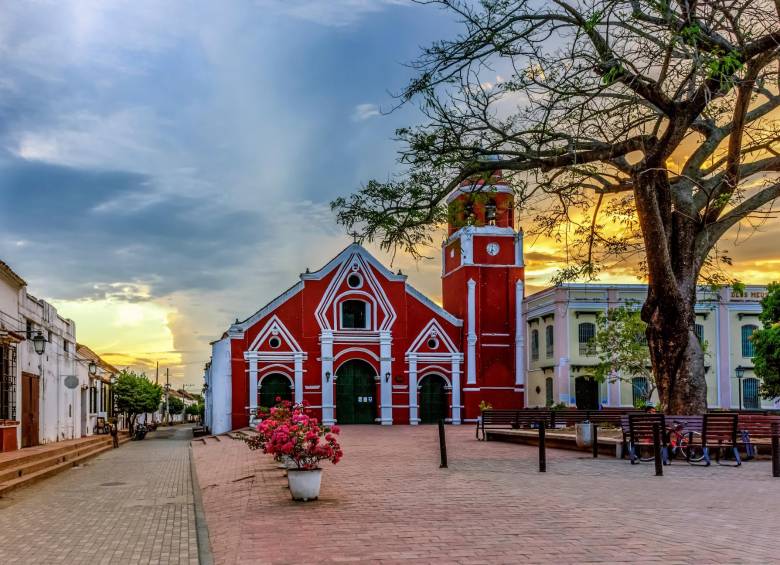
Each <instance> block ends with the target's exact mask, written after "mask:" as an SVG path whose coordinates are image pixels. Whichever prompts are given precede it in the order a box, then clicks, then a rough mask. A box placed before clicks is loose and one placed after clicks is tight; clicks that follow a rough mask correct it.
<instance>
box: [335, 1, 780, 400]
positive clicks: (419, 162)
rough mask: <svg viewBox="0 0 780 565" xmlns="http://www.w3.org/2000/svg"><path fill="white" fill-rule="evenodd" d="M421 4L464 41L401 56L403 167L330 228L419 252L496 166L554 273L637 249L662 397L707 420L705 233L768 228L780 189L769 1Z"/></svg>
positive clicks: (715, 253) (578, 274)
mask: <svg viewBox="0 0 780 565" xmlns="http://www.w3.org/2000/svg"><path fill="white" fill-rule="evenodd" d="M423 3H432V4H439V5H441V6H443V7H444V8H445V9H446V10H448V11H449V12H450V13H452V14H454V15H455V16H456V17H457V18H458V19H459V20H461V21H462V24H463V31H462V33H461V34H460V35H459V36H457V37H456V38H455V39H453V40H444V41H437V42H436V43H434V44H433V45H432V46H431V47H429V48H427V49H424V50H423V52H422V54H421V56H420V58H419V59H418V60H417V61H415V62H414V63H413V66H414V67H415V68H416V69H417V71H418V73H417V76H416V78H415V79H414V80H413V81H412V82H411V83H410V85H409V86H408V87H407V88H406V89H405V91H404V92H403V93H402V95H401V99H402V101H409V100H419V101H420V107H421V109H422V111H423V113H424V114H425V121H424V123H423V124H422V125H418V126H415V127H409V128H404V129H401V130H399V131H398V136H399V138H400V140H401V141H402V142H403V143H404V148H403V149H402V150H401V152H400V161H401V163H402V164H403V165H404V166H405V167H406V170H405V171H404V174H403V175H401V176H399V177H398V178H396V179H393V180H392V181H391V182H385V183H382V182H377V181H370V182H368V183H367V184H366V185H365V186H364V187H363V188H362V189H360V190H359V191H358V192H356V193H355V194H353V195H352V196H351V197H349V198H340V199H338V200H336V201H334V203H333V207H334V208H335V209H336V210H337V212H338V216H339V220H340V221H341V222H342V223H344V224H345V225H346V226H348V228H350V229H353V230H357V231H358V232H359V234H360V235H361V236H362V237H363V238H364V239H368V240H378V241H379V242H380V243H381V244H383V245H384V246H385V247H390V248H395V247H402V248H404V249H406V250H408V251H411V252H413V253H419V248H420V246H421V245H425V244H428V243H430V242H431V238H432V234H433V233H435V230H432V228H435V227H436V226H438V225H439V224H441V223H442V222H443V221H444V219H445V218H446V210H445V207H444V204H443V201H444V199H445V197H446V195H447V194H448V193H450V192H451V191H452V190H453V189H454V188H455V187H457V186H458V185H459V184H460V183H461V182H463V181H464V180H466V179H470V178H474V177H478V176H482V177H483V178H485V179H488V178H489V177H490V175H491V173H492V172H494V171H497V170H501V171H503V173H504V178H505V179H506V180H508V181H509V182H510V183H511V184H512V185H513V186H514V188H515V190H516V193H517V198H516V201H517V203H518V205H519V206H520V207H522V209H523V210H524V211H525V212H526V213H529V214H530V215H531V216H533V215H534V214H533V211H534V210H538V213H536V215H535V218H534V219H535V220H536V222H535V229H536V230H537V231H538V232H540V233H546V234H548V235H552V236H555V237H557V238H559V239H560V240H561V242H562V243H563V244H564V245H565V252H566V260H567V265H566V268H564V269H563V270H562V273H561V277H560V279H563V278H585V279H588V278H593V277H595V276H596V275H597V273H598V265H604V264H608V263H606V261H608V260H609V259H610V258H618V257H625V256H627V255H629V256H630V255H633V256H635V257H637V256H638V257H641V259H640V261H641V266H642V268H643V269H644V270H645V274H646V277H647V280H648V283H649V291H648V296H647V300H646V302H645V303H644V305H643V308H642V319H643V320H644V321H645V322H646V323H647V340H648V345H649V348H650V357H651V361H652V367H653V372H654V374H655V381H656V384H657V387H658V392H659V396H660V399H661V403H662V405H664V407H665V408H666V409H667V410H670V411H672V412H675V413H696V412H701V411H703V410H705V409H706V381H705V376H704V362H703V352H702V349H701V345H700V343H699V340H698V339H697V338H696V335H695V333H694V319H695V314H694V305H695V302H696V287H697V283H698V282H701V281H702V280H703V278H706V277H707V276H708V275H710V276H714V277H716V278H720V281H721V282H722V281H723V277H718V276H717V273H718V271H717V270H711V269H712V268H714V267H717V265H719V264H720V265H723V264H727V263H728V261H729V260H730V259H729V258H728V257H727V256H726V255H725V254H724V252H723V251H722V250H719V249H718V247H717V243H718V240H719V239H720V238H721V237H722V236H723V235H724V233H726V232H727V231H728V230H729V229H730V228H732V227H733V226H735V225H736V224H740V223H741V224H743V225H748V224H751V223H755V222H760V221H766V220H767V215H766V213H767V210H768V207H769V206H771V203H772V201H773V200H774V199H776V198H777V197H778V196H779V195H780V182H778V178H777V175H776V173H777V171H778V170H780V154H779V153H778V151H780V148H779V147H778V139H779V134H778V132H779V130H780V126H779V125H778V121H777V117H778V114H777V112H775V110H776V109H777V107H778V104H780V96H779V95H778V54H779V53H780V51H779V50H778V44H780V16H779V13H780V3H779V2H778V0H774V1H773V0H709V1H707V2H703V1H697V0H677V1H673V0H649V1H646V0H570V1H562V0H551V1H546V0H535V1H530V0H482V1H480V2H472V1H461V0H441V1H431V2H423ZM487 185H488V186H489V183H487ZM564 238H565V239H564ZM642 253H643V255H642ZM720 272H721V273H722V272H723V270H720Z"/></svg>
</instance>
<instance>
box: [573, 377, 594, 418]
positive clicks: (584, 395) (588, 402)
mask: <svg viewBox="0 0 780 565" xmlns="http://www.w3.org/2000/svg"><path fill="white" fill-rule="evenodd" d="M574 399H575V401H576V403H577V408H579V409H580V410H598V409H599V383H597V382H596V379H594V378H593V377H577V378H576V379H574Z"/></svg>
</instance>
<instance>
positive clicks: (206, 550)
mask: <svg viewBox="0 0 780 565" xmlns="http://www.w3.org/2000/svg"><path fill="white" fill-rule="evenodd" d="M189 451H190V475H191V477H192V498H193V502H194V503H195V532H196V534H197V539H198V562H199V563H200V564H201V565H214V554H213V553H212V552H211V543H210V542H209V529H208V525H207V524H206V513H205V512H204V510H203V497H202V496H201V494H200V483H199V482H198V472H197V470H196V469H195V457H193V453H192V445H189Z"/></svg>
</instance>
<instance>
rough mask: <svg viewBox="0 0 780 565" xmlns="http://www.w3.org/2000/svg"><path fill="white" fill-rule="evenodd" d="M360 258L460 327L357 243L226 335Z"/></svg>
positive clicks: (245, 326)
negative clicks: (308, 281)
mask: <svg viewBox="0 0 780 565" xmlns="http://www.w3.org/2000/svg"><path fill="white" fill-rule="evenodd" d="M356 254H357V255H360V257H361V258H363V260H365V261H366V262H367V263H369V264H370V265H371V266H373V267H374V268H375V269H376V270H377V271H379V272H380V273H381V274H382V275H383V276H384V277H385V278H387V279H388V280H390V281H396V282H404V283H405V287H406V292H407V293H408V294H410V295H412V296H413V297H414V298H416V299H417V300H419V301H420V302H422V303H423V304H424V305H425V306H427V307H428V308H430V309H431V310H433V311H434V312H435V313H436V314H438V315H439V316H441V317H442V318H444V319H445V320H447V321H448V322H450V323H451V324H453V325H455V326H462V325H463V321H462V320H461V319H459V318H456V317H455V316H453V315H452V314H450V313H449V312H447V311H446V310H445V309H444V308H442V307H441V306H439V305H438V304H436V303H435V302H434V301H433V300H431V299H430V298H428V297H427V296H425V295H424V294H423V293H422V292H420V291H419V290H417V289H416V288H414V287H413V286H412V285H410V284H409V283H408V282H406V278H407V277H406V275H399V274H396V273H393V272H392V271H391V270H390V269H388V268H387V267H385V266H384V265H383V264H382V263H381V262H380V261H379V260H378V259H377V258H376V257H374V256H373V255H372V254H371V253H370V252H369V251H368V250H367V249H366V248H365V247H363V246H362V245H360V244H359V243H351V244H350V245H348V246H347V247H345V248H344V249H343V250H342V251H341V252H340V253H339V254H338V255H336V256H335V257H334V258H333V259H331V260H330V261H328V263H326V264H325V266H323V267H322V268H321V269H319V270H317V271H314V272H312V273H303V274H301V280H300V281H298V282H297V283H295V284H294V285H293V286H291V287H290V288H288V289H287V290H285V291H284V292H283V293H282V294H280V295H279V296H277V297H276V298H274V299H273V300H271V301H270V302H269V303H268V304H266V305H265V306H263V307H262V308H260V309H259V310H258V311H257V312H255V313H254V314H252V315H251V316H250V317H249V318H247V319H245V320H244V321H242V322H237V323H235V324H233V325H232V326H231V327H230V330H229V332H243V331H244V330H246V329H247V328H249V327H250V326H252V325H254V324H255V323H256V322H257V321H259V320H261V319H263V318H264V317H266V316H267V315H268V314H270V313H271V312H273V311H274V310H276V309H277V308H278V307H279V306H281V305H282V304H284V303H285V302H287V300H289V299H290V298H292V297H293V296H295V295H296V294H298V293H299V292H300V291H301V290H303V286H304V281H307V280H321V279H323V278H325V277H326V276H328V275H329V274H330V273H331V272H333V271H334V270H335V269H337V268H338V267H339V266H341V265H342V264H344V263H345V262H347V261H349V260H350V258H351V257H352V256H353V255H356Z"/></svg>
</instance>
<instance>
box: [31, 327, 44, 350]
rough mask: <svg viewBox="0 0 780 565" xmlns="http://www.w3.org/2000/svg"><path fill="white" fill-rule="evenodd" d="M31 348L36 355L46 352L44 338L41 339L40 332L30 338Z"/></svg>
mask: <svg viewBox="0 0 780 565" xmlns="http://www.w3.org/2000/svg"><path fill="white" fill-rule="evenodd" d="M32 342H33V348H34V349H35V352H36V353H37V354H38V355H43V353H44V352H45V351H46V338H45V337H43V334H42V333H41V332H38V333H37V334H35V335H34V336H33V338H32Z"/></svg>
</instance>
